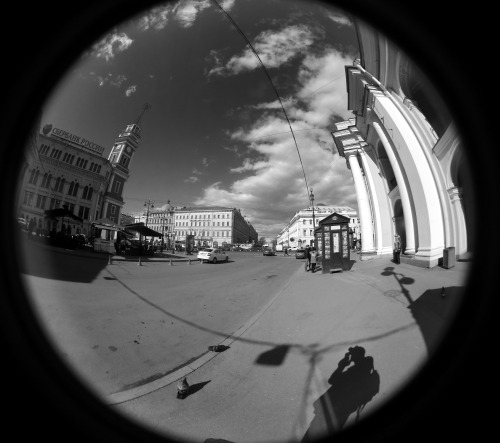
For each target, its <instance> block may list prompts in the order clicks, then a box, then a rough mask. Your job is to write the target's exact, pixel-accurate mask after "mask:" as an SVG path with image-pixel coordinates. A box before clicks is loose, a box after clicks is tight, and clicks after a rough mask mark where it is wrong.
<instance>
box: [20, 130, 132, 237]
mask: <svg viewBox="0 0 500 443" xmlns="http://www.w3.org/2000/svg"><path fill="white" fill-rule="evenodd" d="M139 139H140V128H139V126H138V125H137V124H132V125H128V126H127V127H126V128H125V130H124V131H122V132H121V133H120V134H119V136H118V138H117V139H116V140H115V143H114V145H113V148H112V150H111V153H110V155H109V158H106V157H104V156H103V152H104V147H102V146H99V145H97V144H96V143H93V142H91V141H90V140H87V139H85V138H83V137H80V136H78V135H75V134H71V133H69V132H67V131H65V130H62V129H59V128H56V127H53V126H52V125H51V124H47V125H44V127H43V129H42V132H41V133H39V131H38V130H37V131H36V136H35V137H33V139H32V140H30V141H29V143H28V146H27V148H26V150H25V161H24V164H23V166H22V169H21V171H20V177H19V187H18V189H19V190H18V204H17V217H18V218H23V219H25V220H26V222H28V223H29V222H30V221H32V222H34V224H35V227H36V230H37V232H39V233H40V234H42V235H48V234H49V233H51V232H64V233H65V235H74V234H80V233H81V234H84V235H87V236H90V235H91V234H92V224H93V223H94V222H95V221H97V220H103V219H106V220H109V221H111V222H113V223H119V221H120V219H121V217H120V214H121V210H122V208H123V204H124V201H123V197H122V193H123V188H124V185H125V183H126V181H127V179H128V177H129V166H130V161H131V159H132V157H133V155H134V153H135V151H136V150H137V147H138V142H139ZM62 207H67V208H68V209H69V211H70V212H71V213H72V214H74V215H76V216H78V217H79V218H81V219H82V221H81V222H80V221H78V220H74V219H71V220H68V219H66V220H64V219H52V218H49V217H47V215H46V213H45V211H46V210H50V209H56V208H62Z"/></svg>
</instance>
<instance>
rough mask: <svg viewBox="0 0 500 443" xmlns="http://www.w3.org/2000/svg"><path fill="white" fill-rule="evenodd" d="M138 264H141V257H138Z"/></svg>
mask: <svg viewBox="0 0 500 443" xmlns="http://www.w3.org/2000/svg"><path fill="white" fill-rule="evenodd" d="M139 266H142V263H141V257H139Z"/></svg>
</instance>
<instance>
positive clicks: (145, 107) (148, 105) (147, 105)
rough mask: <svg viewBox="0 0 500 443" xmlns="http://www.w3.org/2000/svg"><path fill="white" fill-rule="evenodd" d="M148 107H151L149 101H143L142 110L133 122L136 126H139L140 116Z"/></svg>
mask: <svg viewBox="0 0 500 443" xmlns="http://www.w3.org/2000/svg"><path fill="white" fill-rule="evenodd" d="M148 109H151V105H150V104H149V103H144V106H143V107H142V111H141V113H140V114H139V117H137V121H136V122H135V124H136V125H137V126H139V123H140V122H141V120H142V116H143V115H144V113H145V112H146V111H147V110H148Z"/></svg>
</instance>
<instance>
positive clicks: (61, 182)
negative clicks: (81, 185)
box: [54, 177, 64, 192]
mask: <svg viewBox="0 0 500 443" xmlns="http://www.w3.org/2000/svg"><path fill="white" fill-rule="evenodd" d="M63 188H64V178H61V177H57V179H56V186H55V189H54V191H56V192H63Z"/></svg>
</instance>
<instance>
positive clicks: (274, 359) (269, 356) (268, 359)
mask: <svg viewBox="0 0 500 443" xmlns="http://www.w3.org/2000/svg"><path fill="white" fill-rule="evenodd" d="M289 349H290V346H289V345H278V346H276V347H274V348H273V349H270V350H269V351H265V352H263V353H262V354H260V355H259V356H258V357H257V360H255V364H257V365H266V366H280V365H282V364H283V362H284V361H285V357H286V355H287V354H288V351H289Z"/></svg>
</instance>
